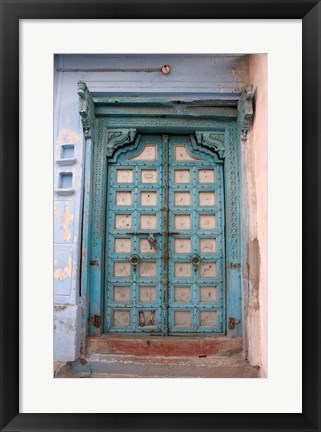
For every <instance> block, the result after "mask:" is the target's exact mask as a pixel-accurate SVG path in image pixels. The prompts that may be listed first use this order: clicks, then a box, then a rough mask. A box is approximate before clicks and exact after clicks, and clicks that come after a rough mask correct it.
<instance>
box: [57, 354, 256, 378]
mask: <svg viewBox="0 0 321 432" xmlns="http://www.w3.org/2000/svg"><path fill="white" fill-rule="evenodd" d="M258 376H259V368H257V367H252V366H250V365H249V363H248V362H247V361H245V360H244V359H243V358H242V355H241V354H240V353H239V354H233V355H231V356H208V357H195V356H185V357H183V356H177V357H163V356H152V357H149V356H133V355H131V356H128V355H111V354H107V355H101V354H92V355H90V356H88V357H86V358H82V359H80V360H77V361H75V362H71V363H67V364H66V365H65V366H64V367H63V368H61V369H60V370H59V373H57V374H56V377H57V378H257V377H258Z"/></svg>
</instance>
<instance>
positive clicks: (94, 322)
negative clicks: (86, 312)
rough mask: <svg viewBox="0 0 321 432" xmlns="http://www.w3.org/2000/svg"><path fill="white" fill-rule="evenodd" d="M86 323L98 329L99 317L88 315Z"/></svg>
mask: <svg viewBox="0 0 321 432" xmlns="http://www.w3.org/2000/svg"><path fill="white" fill-rule="evenodd" d="M88 321H90V322H91V323H92V325H93V326H94V327H97V328H100V324H101V317H100V315H90V316H89V318H88Z"/></svg>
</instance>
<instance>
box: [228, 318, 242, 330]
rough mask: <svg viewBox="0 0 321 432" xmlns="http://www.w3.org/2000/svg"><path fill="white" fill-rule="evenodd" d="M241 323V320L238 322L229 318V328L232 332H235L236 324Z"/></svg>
mask: <svg viewBox="0 0 321 432" xmlns="http://www.w3.org/2000/svg"><path fill="white" fill-rule="evenodd" d="M240 323H241V321H240V320H236V319H235V318H233V317H229V319H228V328H229V329H230V330H233V329H234V328H235V324H240Z"/></svg>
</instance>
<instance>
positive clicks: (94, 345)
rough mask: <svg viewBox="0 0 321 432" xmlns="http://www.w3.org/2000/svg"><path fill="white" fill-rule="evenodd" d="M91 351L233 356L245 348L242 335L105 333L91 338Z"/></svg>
mask: <svg viewBox="0 0 321 432" xmlns="http://www.w3.org/2000/svg"><path fill="white" fill-rule="evenodd" d="M87 350H88V354H91V353H99V354H128V355H130V354H132V355H154V356H155V355H156V356H202V355H206V356H210V355H229V354H233V353H237V352H241V351H242V338H230V337H226V336H222V337H211V336H202V337H199V336H196V337H194V336H193V337H185V336H146V335H142V336H141V335H138V336H137V335H115V334H105V335H102V336H99V337H96V336H91V337H89V338H88V339H87Z"/></svg>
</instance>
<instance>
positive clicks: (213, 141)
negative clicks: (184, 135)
mask: <svg viewBox="0 0 321 432" xmlns="http://www.w3.org/2000/svg"><path fill="white" fill-rule="evenodd" d="M195 137H196V141H197V143H198V144H200V145H202V146H203V147H205V148H207V149H209V150H210V151H212V152H215V153H217V154H218V155H219V157H220V158H221V159H224V157H225V146H224V133H223V132H222V133H221V132H195Z"/></svg>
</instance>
